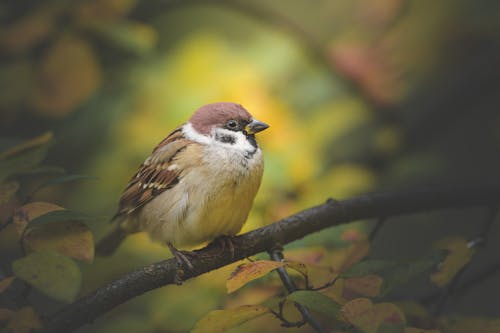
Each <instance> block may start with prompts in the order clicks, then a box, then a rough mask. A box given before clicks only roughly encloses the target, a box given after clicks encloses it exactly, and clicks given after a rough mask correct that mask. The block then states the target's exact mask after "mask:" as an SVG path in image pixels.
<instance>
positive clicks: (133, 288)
mask: <svg viewBox="0 0 500 333" xmlns="http://www.w3.org/2000/svg"><path fill="white" fill-rule="evenodd" d="M499 203H500V186H477V187H446V188H424V189H416V190H410V191H403V192H393V193H375V194H367V195H363V196H359V197H355V198H352V199H347V200H343V201H334V200H328V201H327V202H326V203H324V204H322V205H319V206H315V207H312V208H309V209H306V210H304V211H302V212H299V213H297V214H295V215H292V216H289V217H287V218H284V219H282V220H280V221H278V222H275V223H273V224H270V225H268V226H265V227H262V228H259V229H257V230H254V231H251V232H248V233H246V234H243V235H241V236H238V237H236V239H235V242H234V245H235V246H234V255H231V254H230V253H229V252H227V251H226V252H227V253H224V252H223V253H221V254H220V255H216V254H214V253H217V248H216V247H215V246H214V245H209V246H207V247H206V248H203V249H201V250H197V251H195V253H196V254H197V255H196V256H195V257H194V258H193V259H192V260H191V263H192V264H193V266H194V269H192V270H188V269H187V267H182V269H183V279H184V280H188V279H191V278H193V277H196V276H198V275H201V274H204V273H206V272H209V271H211V270H214V269H217V268H219V267H222V266H225V265H228V264H230V263H232V262H235V261H238V260H241V259H243V258H246V257H248V256H252V255H255V254H257V253H260V252H263V251H270V250H272V249H273V248H274V247H275V246H276V244H287V243H290V242H293V241H295V240H297V239H300V238H303V237H304V236H306V235H308V234H311V233H313V232H317V231H320V230H322V229H325V228H328V227H332V226H336V225H340V224H344V223H348V222H352V221H355V220H359V219H368V218H380V217H381V216H382V217H389V216H394V215H402V214H409V213H416V212H422V211H428V210H435V209H446V208H465V207H472V206H490V207H491V206H496V205H498V204H499ZM394 220H395V219H390V221H394ZM176 273H177V265H176V261H175V259H169V260H164V261H161V262H158V263H154V264H151V265H148V266H145V267H142V268H139V269H137V270H135V271H132V272H130V273H128V274H126V275H124V276H122V277H120V278H119V279H117V280H115V281H113V282H110V283H109V284H107V285H105V286H103V287H101V288H99V289H97V290H96V291H94V292H93V293H91V294H89V295H86V296H84V297H83V298H81V299H80V300H77V301H76V302H74V303H73V304H70V305H69V306H67V307H66V308H64V309H62V310H61V311H59V312H58V313H56V314H54V315H53V316H51V317H49V318H47V319H46V320H45V326H44V328H43V329H42V331H43V332H70V331H72V330H74V329H76V328H78V327H81V326H83V325H85V324H87V323H90V322H92V321H94V320H95V319H97V318H99V317H100V316H102V315H103V314H105V313H106V312H108V311H109V310H111V309H113V308H114V307H116V306H118V305H120V304H122V303H125V302H126V301H128V300H130V299H132V298H134V297H136V296H139V295H141V294H144V293H145V292H148V291H150V290H153V289H156V288H159V287H162V286H165V285H168V284H174V283H175V281H176V280H175V277H176Z"/></svg>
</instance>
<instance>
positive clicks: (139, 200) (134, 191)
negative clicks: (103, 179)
mask: <svg viewBox="0 0 500 333" xmlns="http://www.w3.org/2000/svg"><path fill="white" fill-rule="evenodd" d="M192 143H194V142H193V141H191V140H188V139H186V138H185V137H184V135H183V133H182V130H181V128H180V127H179V128H177V129H176V130H174V131H173V132H172V133H171V134H170V135H169V136H167V137H166V138H165V139H164V140H163V141H161V142H160V143H159V144H158V145H157V146H156V147H155V149H154V150H153V153H152V154H151V156H150V157H149V158H148V159H146V161H144V163H143V164H142V165H141V166H140V167H139V169H138V170H137V172H136V173H135V175H134V176H133V177H132V179H131V180H130V182H129V183H128V185H127V187H126V188H125V190H124V191H123V194H122V196H121V199H120V204H119V207H118V211H117V213H116V215H115V216H114V218H113V219H115V218H117V217H119V216H123V215H128V214H131V213H133V212H134V211H135V210H137V209H138V208H140V207H142V206H144V205H145V204H146V203H147V202H149V201H151V200H152V199H153V198H155V197H156V196H157V195H159V194H160V193H162V192H164V191H166V190H168V189H170V188H172V187H173V186H175V185H176V184H177V183H178V182H179V177H180V173H181V168H179V167H177V166H176V165H175V161H176V159H177V158H178V156H179V154H180V153H181V152H182V151H183V150H184V149H186V148H187V147H188V146H189V145H190V144H192Z"/></svg>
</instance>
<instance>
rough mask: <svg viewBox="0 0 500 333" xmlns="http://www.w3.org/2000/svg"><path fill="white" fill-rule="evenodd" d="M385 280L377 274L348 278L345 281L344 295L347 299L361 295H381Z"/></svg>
mask: <svg viewBox="0 0 500 333" xmlns="http://www.w3.org/2000/svg"><path fill="white" fill-rule="evenodd" d="M383 282H384V281H383V279H382V278H381V277H380V276H378V275H375V274H369V275H365V276H361V277H352V278H347V279H345V281H344V291H343V294H342V295H343V296H344V297H345V298H346V299H353V298H355V297H359V296H365V297H376V296H380V291H381V288H382V283H383Z"/></svg>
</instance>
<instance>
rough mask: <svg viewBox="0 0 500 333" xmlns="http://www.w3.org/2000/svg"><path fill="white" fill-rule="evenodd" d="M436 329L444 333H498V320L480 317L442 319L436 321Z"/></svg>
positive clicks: (499, 329)
mask: <svg viewBox="0 0 500 333" xmlns="http://www.w3.org/2000/svg"><path fill="white" fill-rule="evenodd" d="M438 327H439V329H441V330H442V331H443V332H446V333H471V332H478V333H479V332H481V333H498V332H500V319H497V318H481V317H458V316H453V317H443V318H439V319H438Z"/></svg>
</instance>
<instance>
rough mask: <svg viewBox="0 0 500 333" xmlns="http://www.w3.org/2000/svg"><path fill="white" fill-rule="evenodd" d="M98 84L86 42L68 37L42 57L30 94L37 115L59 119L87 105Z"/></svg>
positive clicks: (93, 58)
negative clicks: (76, 108)
mask: <svg viewBox="0 0 500 333" xmlns="http://www.w3.org/2000/svg"><path fill="white" fill-rule="evenodd" d="M100 82H101V70H100V67H99V63H98V60H97V57H96V55H95V54H94V51H93V50H92V48H91V46H90V45H89V43H88V42H87V41H85V40H84V39H82V38H79V37H77V36H71V35H67V36H64V37H62V38H60V39H59V40H57V41H56V42H55V43H54V44H53V45H52V46H51V47H50V49H49V50H48V51H47V53H46V54H45V55H44V56H43V58H42V62H41V65H40V69H39V73H38V80H37V83H36V85H35V89H34V92H33V95H34V97H33V105H34V107H35V108H36V110H38V111H39V112H40V113H42V114H44V115H47V116H52V117H62V116H64V115H66V114H68V113H69V112H70V111H72V110H73V109H74V108H75V107H77V106H78V105H80V104H81V103H82V102H84V101H86V100H87V99H88V98H89V97H90V96H91V95H92V94H93V93H94V92H95V90H96V89H97V87H98V86H99V84H100Z"/></svg>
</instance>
